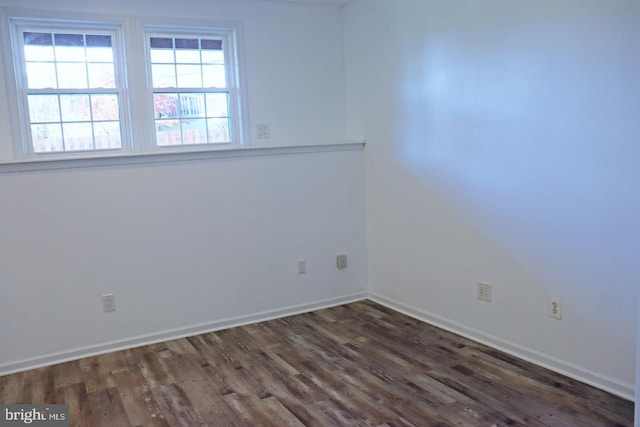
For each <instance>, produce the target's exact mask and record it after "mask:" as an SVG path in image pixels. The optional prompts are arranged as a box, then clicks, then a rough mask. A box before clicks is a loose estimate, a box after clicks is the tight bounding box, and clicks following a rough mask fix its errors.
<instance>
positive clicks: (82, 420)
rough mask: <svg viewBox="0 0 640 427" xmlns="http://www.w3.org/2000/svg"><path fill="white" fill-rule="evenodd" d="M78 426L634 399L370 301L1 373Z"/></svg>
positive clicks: (594, 413) (4, 386)
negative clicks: (64, 407)
mask: <svg viewBox="0 0 640 427" xmlns="http://www.w3.org/2000/svg"><path fill="white" fill-rule="evenodd" d="M0 402H1V403H5V404H7V403H51V404H53V403H67V404H69V405H70V418H71V425H78V426H92V427H94V426H110V427H114V426H115V427H120V426H123V427H124V426H156V425H157V426H199V425H210V426H248V425H254V426H303V425H306V426H342V425H349V426H351V425H357V426H412V425H415V426H449V425H456V426H506V425H513V426H518V425H528V426H581V427H583V426H617V425H621V426H631V425H633V404H632V403H631V402H629V401H626V400H623V399H620V398H618V397H615V396H612V395H610V394H608V393H606V392H604V391H601V390H598V389H595V388H593V387H589V386H587V385H584V384H582V383H579V382H577V381H574V380H571V379H569V378H566V377H563V376H561V375H558V374H555V373H553V372H550V371H548V370H545V369H543V368H540V367H537V366H535V365H532V364H530V363H527V362H524V361H522V360H519V359H516V358H514V357H511V356H508V355H506V354H504V353H501V352H499V351H496V350H493V349H491V348H488V347H486V346H483V345H481V344H477V343H475V342H472V341H469V340H467V339H464V338H461V337H459V336H456V335H453V334H450V333H447V332H445V331H442V330H440V329H438V328H435V327H432V326H429V325H426V324H424V323H422V322H419V321H417V320H414V319H412V318H410V317H407V316H404V315H402V314H399V313H397V312H395V311H393V310H390V309H388V308H385V307H383V306H380V305H377V304H375V303H373V302H370V301H364V302H357V303H353V304H348V305H344V306H340V307H335V308H330V309H326V310H319V311H316V312H312V313H307V314H302V315H298V316H292V317H287V318H283V319H277V320H272V321H268V322H263V323H259V324H255V325H250V326H244V327H238V328H233V329H229V330H224V331H220V332H215V333H207V334H203V335H198V336H195V337H191V338H185V339H179V340H175V341H169V342H166V343H162V344H155V345H149V346H145V347H140V348H136V349H132V350H125V351H119V352H115V353H111V354H107V355H103V356H97V357H89V358H86V359H82V360H78V361H74V362H68V363H63V364H59V365H55V366H51V367H47V368H41V369H35V370H31V371H28V372H23V373H18V374H14V375H8V376H4V377H0Z"/></svg>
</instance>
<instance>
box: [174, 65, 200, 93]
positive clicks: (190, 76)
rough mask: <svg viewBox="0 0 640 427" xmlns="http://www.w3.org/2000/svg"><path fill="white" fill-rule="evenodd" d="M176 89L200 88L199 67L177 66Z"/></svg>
mask: <svg viewBox="0 0 640 427" xmlns="http://www.w3.org/2000/svg"><path fill="white" fill-rule="evenodd" d="M176 68H177V69H178V87H191V88H194V87H198V88H201V87H202V75H201V74H200V73H201V70H200V66H199V65H177V66H176Z"/></svg>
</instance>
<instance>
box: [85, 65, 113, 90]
mask: <svg viewBox="0 0 640 427" xmlns="http://www.w3.org/2000/svg"><path fill="white" fill-rule="evenodd" d="M87 67H88V69H89V87H90V88H115V87H116V77H115V73H114V70H113V64H108V63H107V64H87Z"/></svg>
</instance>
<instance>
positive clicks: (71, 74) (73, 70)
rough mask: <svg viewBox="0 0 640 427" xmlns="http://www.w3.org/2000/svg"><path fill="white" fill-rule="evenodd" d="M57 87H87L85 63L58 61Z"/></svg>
mask: <svg viewBox="0 0 640 427" xmlns="http://www.w3.org/2000/svg"><path fill="white" fill-rule="evenodd" d="M56 66H57V69H58V88H60V89H87V87H88V85H87V66H86V64H85V63H78V62H68V63H58V64H57V65H56Z"/></svg>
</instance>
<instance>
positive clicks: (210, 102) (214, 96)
mask: <svg viewBox="0 0 640 427" xmlns="http://www.w3.org/2000/svg"><path fill="white" fill-rule="evenodd" d="M227 96H228V95H227V94H226V93H208V94H207V116H208V117H227V116H229V106H228V102H227Z"/></svg>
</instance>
